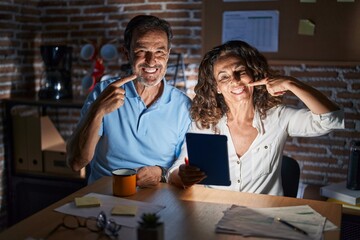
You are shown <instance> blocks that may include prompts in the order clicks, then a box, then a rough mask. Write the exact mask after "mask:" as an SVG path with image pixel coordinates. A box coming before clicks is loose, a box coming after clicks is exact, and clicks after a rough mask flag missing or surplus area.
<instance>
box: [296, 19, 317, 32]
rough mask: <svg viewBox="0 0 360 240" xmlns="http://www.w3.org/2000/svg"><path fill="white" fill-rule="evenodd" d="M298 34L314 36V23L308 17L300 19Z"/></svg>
mask: <svg viewBox="0 0 360 240" xmlns="http://www.w3.org/2000/svg"><path fill="white" fill-rule="evenodd" d="M298 34H299V35H308V36H314V34H315V24H314V23H313V22H311V21H310V20H309V19H300V21H299V29H298Z"/></svg>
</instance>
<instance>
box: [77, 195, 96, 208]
mask: <svg viewBox="0 0 360 240" xmlns="http://www.w3.org/2000/svg"><path fill="white" fill-rule="evenodd" d="M75 205H76V207H99V206H100V201H99V199H97V198H96V197H77V198H75Z"/></svg>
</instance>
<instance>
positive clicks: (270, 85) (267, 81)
mask: <svg viewBox="0 0 360 240" xmlns="http://www.w3.org/2000/svg"><path fill="white" fill-rule="evenodd" d="M292 81H294V82H295V81H296V79H295V78H292V77H282V76H281V77H273V78H264V79H262V80H260V81H256V82H252V83H249V84H248V86H249V87H254V86H262V85H265V86H266V90H267V91H268V93H269V94H270V95H272V96H281V95H284V94H285V93H286V92H287V91H288V90H289V87H288V86H289V83H290V82H292Z"/></svg>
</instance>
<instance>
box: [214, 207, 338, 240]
mask: <svg viewBox="0 0 360 240" xmlns="http://www.w3.org/2000/svg"><path fill="white" fill-rule="evenodd" d="M277 217H279V218H281V219H282V220H284V221H286V222H287V223H289V224H291V225H292V226H295V227H296V228H298V229H301V230H303V231H304V232H306V234H304V233H301V232H299V231H296V230H294V228H292V227H289V226H288V225H285V224H283V223H281V222H279V221H277V220H275V219H276V218H277ZM334 229H337V227H336V226H335V225H334V224H333V223H331V222H330V221H328V220H326V218H325V217H323V216H322V215H320V214H319V213H318V212H316V211H315V210H314V209H312V208H311V207H309V206H307V205H304V206H294V207H278V208H247V207H242V206H236V205H233V206H232V207H231V208H230V209H228V210H226V211H225V212H224V216H223V218H222V219H221V220H220V221H219V222H218V224H217V225H216V232H219V233H231V234H239V235H243V236H246V237H250V236H252V237H269V238H277V239H292V240H304V239H322V233H323V231H327V230H334Z"/></svg>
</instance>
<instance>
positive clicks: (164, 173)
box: [156, 165, 167, 183]
mask: <svg viewBox="0 0 360 240" xmlns="http://www.w3.org/2000/svg"><path fill="white" fill-rule="evenodd" d="M156 166H157V167H159V168H160V169H161V180H160V182H162V183H166V174H167V169H166V168H164V167H162V166H159V165H156Z"/></svg>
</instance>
